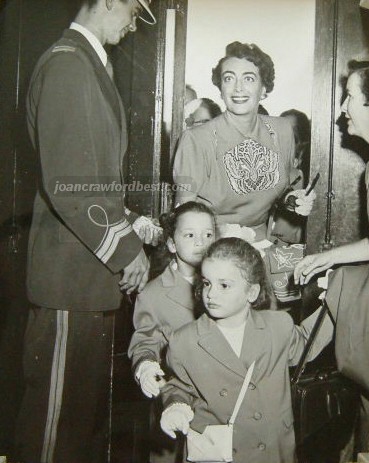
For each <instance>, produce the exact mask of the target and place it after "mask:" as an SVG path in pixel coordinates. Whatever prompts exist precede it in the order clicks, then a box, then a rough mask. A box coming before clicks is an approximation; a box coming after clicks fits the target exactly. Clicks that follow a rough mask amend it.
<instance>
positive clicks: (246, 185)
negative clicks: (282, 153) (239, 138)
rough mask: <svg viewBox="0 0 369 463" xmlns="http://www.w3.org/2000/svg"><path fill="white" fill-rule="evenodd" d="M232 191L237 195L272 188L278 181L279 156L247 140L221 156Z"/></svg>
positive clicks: (251, 140)
mask: <svg viewBox="0 0 369 463" xmlns="http://www.w3.org/2000/svg"><path fill="white" fill-rule="evenodd" d="M223 163H224V167H225V171H226V173H227V177H228V181H229V184H230V186H231V188H232V190H233V191H234V192H235V193H236V194H238V195H242V194H247V193H251V192H253V191H264V190H269V189H271V188H274V187H275V186H276V185H277V183H278V181H279V175H280V174H279V155H278V153H276V152H274V151H271V150H270V149H268V148H266V147H265V146H263V145H261V144H260V143H258V142H257V141H255V140H253V139H251V138H248V139H246V140H244V141H243V142H242V143H240V144H238V145H237V146H235V147H234V148H232V149H230V150H229V151H227V152H226V153H225V154H224V156H223Z"/></svg>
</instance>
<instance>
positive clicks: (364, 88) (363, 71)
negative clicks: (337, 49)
mask: <svg viewBox="0 0 369 463" xmlns="http://www.w3.org/2000/svg"><path fill="white" fill-rule="evenodd" d="M348 69H349V76H350V75H351V74H354V73H357V74H358V75H359V76H360V79H361V92H362V94H363V95H364V97H365V106H367V105H368V106H369V61H357V60H351V61H349V63H348Z"/></svg>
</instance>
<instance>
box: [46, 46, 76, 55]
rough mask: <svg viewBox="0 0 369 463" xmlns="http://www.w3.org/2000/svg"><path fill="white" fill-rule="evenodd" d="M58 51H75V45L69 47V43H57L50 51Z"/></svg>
mask: <svg viewBox="0 0 369 463" xmlns="http://www.w3.org/2000/svg"><path fill="white" fill-rule="evenodd" d="M59 51H71V52H75V51H76V47H70V46H69V45H57V46H56V47H54V48H53V49H52V50H51V52H52V53H57V52H59Z"/></svg>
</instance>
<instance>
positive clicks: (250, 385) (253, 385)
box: [249, 383, 256, 391]
mask: <svg viewBox="0 0 369 463" xmlns="http://www.w3.org/2000/svg"><path fill="white" fill-rule="evenodd" d="M249 389H251V390H252V391H253V390H254V389H256V386H255V384H254V383H250V384H249Z"/></svg>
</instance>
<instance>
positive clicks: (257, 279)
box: [204, 238, 271, 310]
mask: <svg viewBox="0 0 369 463" xmlns="http://www.w3.org/2000/svg"><path fill="white" fill-rule="evenodd" d="M207 258H208V259H210V258H215V259H221V260H231V261H233V262H234V263H235V264H236V266H237V267H238V268H239V269H240V270H241V273H242V275H243V276H244V278H245V280H246V281H247V282H248V283H250V284H258V285H260V293H259V296H258V297H257V299H256V301H254V302H252V303H251V305H252V307H253V308H254V309H256V310H263V309H269V308H270V306H271V288H270V285H269V282H268V279H267V276H266V272H265V266H264V262H263V259H262V257H261V255H260V253H259V251H257V250H256V249H255V248H254V247H253V246H251V244H249V243H248V242H247V241H245V240H242V239H241V238H221V239H219V240H218V241H215V243H213V244H212V245H210V246H209V248H208V250H207V252H206V254H205V256H204V259H207Z"/></svg>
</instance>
